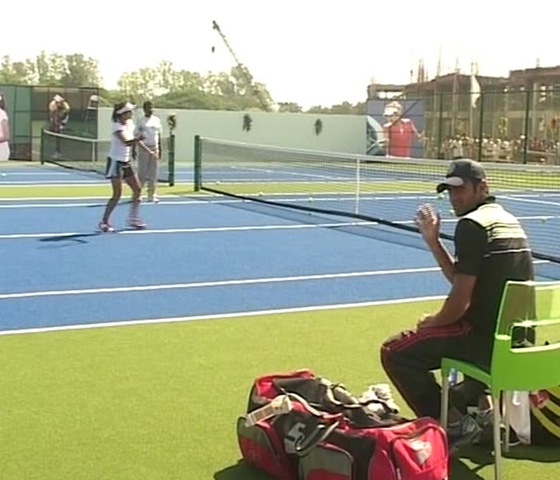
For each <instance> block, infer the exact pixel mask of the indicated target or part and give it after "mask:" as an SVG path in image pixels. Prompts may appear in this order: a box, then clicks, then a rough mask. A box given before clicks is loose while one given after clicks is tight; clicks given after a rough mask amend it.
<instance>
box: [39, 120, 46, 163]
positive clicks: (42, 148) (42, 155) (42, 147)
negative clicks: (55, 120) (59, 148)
mask: <svg viewBox="0 0 560 480" xmlns="http://www.w3.org/2000/svg"><path fill="white" fill-rule="evenodd" d="M39 161H40V162H41V165H44V164H45V129H44V128H41V144H40V145H39Z"/></svg>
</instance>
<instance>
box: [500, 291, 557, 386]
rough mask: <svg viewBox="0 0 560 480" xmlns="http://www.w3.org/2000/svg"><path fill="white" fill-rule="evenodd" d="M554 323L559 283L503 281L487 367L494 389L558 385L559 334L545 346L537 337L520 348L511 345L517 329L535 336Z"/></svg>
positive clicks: (555, 320) (555, 321)
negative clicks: (533, 344)
mask: <svg viewBox="0 0 560 480" xmlns="http://www.w3.org/2000/svg"><path fill="white" fill-rule="evenodd" d="M555 324H558V326H559V327H560V282H535V281H529V282H516V281H510V282H508V283H507V284H506V287H505V289H504V293H503V296H502V301H501V306H500V311H499V314H498V319H497V325H496V333H495V337H494V351H493V354H492V362H491V367H490V370H491V371H490V373H491V375H492V383H493V386H492V388H493V390H498V389H499V390H538V389H541V388H548V387H552V386H556V385H560V334H558V335H555V338H550V339H549V341H550V344H548V345H544V342H542V341H540V338H537V344H536V345H535V346H523V347H521V348H520V347H517V346H515V345H514V344H513V333H514V330H516V329H520V328H521V329H525V330H526V331H528V332H536V335H537V336H538V335H539V334H540V332H541V331H544V330H546V328H548V327H550V326H552V325H555ZM545 327H546V328H545ZM541 329H542V330H541ZM555 330H556V331H559V332H560V330H559V329H558V328H557V329H555ZM543 340H544V339H543Z"/></svg>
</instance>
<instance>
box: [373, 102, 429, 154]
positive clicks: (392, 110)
mask: <svg viewBox="0 0 560 480" xmlns="http://www.w3.org/2000/svg"><path fill="white" fill-rule="evenodd" d="M402 113H403V112H402V105H401V104H400V103H399V102H391V103H389V104H387V106H386V107H385V110H384V112H383V115H384V117H385V118H386V119H387V120H388V121H387V122H386V123H385V124H384V125H383V132H384V134H385V142H386V143H385V145H386V152H387V156H389V157H411V156H412V155H411V151H412V140H413V139H414V137H416V138H418V139H419V140H421V139H422V138H423V136H422V134H421V133H419V132H418V130H416V127H415V125H414V122H413V121H412V120H411V119H409V118H403V117H402Z"/></svg>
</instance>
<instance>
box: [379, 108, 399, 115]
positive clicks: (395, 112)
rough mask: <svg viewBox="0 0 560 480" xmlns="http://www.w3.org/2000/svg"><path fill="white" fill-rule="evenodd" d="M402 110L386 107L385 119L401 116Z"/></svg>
mask: <svg viewBox="0 0 560 480" xmlns="http://www.w3.org/2000/svg"><path fill="white" fill-rule="evenodd" d="M400 113H401V112H400V110H399V109H398V108H396V107H385V110H384V111H383V116H384V117H390V116H391V115H400Z"/></svg>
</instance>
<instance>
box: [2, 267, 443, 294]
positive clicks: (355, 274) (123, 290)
mask: <svg viewBox="0 0 560 480" xmlns="http://www.w3.org/2000/svg"><path fill="white" fill-rule="evenodd" d="M438 271H440V268H439V267H425V268H402V269H396V270H372V271H366V272H348V273H325V274H317V275H299V276H296V275H294V276H289V277H268V278H254V279H244V280H218V281H214V282H193V283H172V284H166V285H161V284H157V285H141V286H136V287H133V286H127V287H106V288H84V289H77V290H43V291H37V292H20V293H3V294H0V300H10V299H15V298H36V297H57V296H66V295H94V294H101V293H130V292H149V291H161V290H179V289H181V290H183V289H189V288H206V287H225V286H228V287H229V286H237V285H258V284H263V283H283V282H301V281H309V280H330V279H335V278H356V277H373V276H382V275H402V274H405V273H426V272H438Z"/></svg>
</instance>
